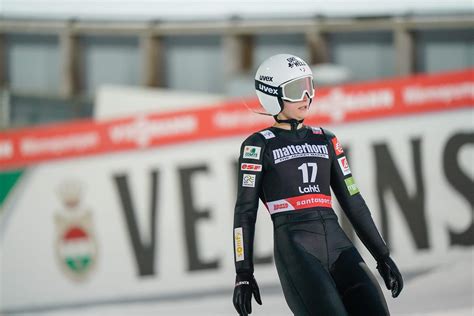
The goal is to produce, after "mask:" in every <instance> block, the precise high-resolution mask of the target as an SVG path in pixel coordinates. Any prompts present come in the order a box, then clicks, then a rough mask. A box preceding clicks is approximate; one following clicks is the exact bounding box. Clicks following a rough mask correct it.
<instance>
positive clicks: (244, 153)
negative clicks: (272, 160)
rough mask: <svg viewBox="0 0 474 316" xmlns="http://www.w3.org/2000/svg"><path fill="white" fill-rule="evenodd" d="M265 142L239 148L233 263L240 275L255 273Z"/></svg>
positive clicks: (252, 141) (250, 140) (255, 141)
mask: <svg viewBox="0 0 474 316" xmlns="http://www.w3.org/2000/svg"><path fill="white" fill-rule="evenodd" d="M264 147H265V142H264V139H263V137H262V136H261V135H259V134H253V135H251V136H250V137H248V138H247V139H246V140H245V141H244V142H243V143H242V146H241V148H240V156H239V176H238V183H237V185H238V191H237V200H236V203H235V209H234V259H235V270H236V272H237V273H253V240H254V235H255V221H256V219H257V210H258V200H259V193H260V190H261V183H262V177H263V172H264V170H263V163H262V161H263V151H264Z"/></svg>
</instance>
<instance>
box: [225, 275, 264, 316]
mask: <svg viewBox="0 0 474 316" xmlns="http://www.w3.org/2000/svg"><path fill="white" fill-rule="evenodd" d="M252 294H253V295H254V296H255V300H256V301H257V303H258V304H260V305H262V299H261V298H260V291H259V289H258V285H257V281H256V280H255V278H254V277H253V275H252V274H248V273H239V274H237V276H236V277H235V288H234V297H233V299H232V300H233V302H234V307H235V309H236V310H237V313H239V315H242V316H247V315H248V314H252Z"/></svg>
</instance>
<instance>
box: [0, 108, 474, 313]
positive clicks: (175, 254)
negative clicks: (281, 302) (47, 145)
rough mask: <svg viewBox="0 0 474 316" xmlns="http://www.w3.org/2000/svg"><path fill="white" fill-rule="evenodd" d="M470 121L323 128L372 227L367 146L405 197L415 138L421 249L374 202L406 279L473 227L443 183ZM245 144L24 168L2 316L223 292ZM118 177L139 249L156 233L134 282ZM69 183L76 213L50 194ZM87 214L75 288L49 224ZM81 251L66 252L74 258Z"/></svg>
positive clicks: (261, 220)
mask: <svg viewBox="0 0 474 316" xmlns="http://www.w3.org/2000/svg"><path fill="white" fill-rule="evenodd" d="M471 118H472V110H471V109H461V110H453V111H449V112H438V113H436V112H435V113H431V114H425V115H412V116H405V117H399V118H391V119H385V120H372V121H368V122H365V123H364V122H361V123H352V124H344V125H334V126H327V128H329V129H330V130H332V131H333V132H335V133H336V135H337V136H338V138H339V139H340V141H341V143H342V144H343V146H345V147H346V148H347V149H348V151H349V152H350V155H349V157H350V158H349V162H350V165H351V169H352V171H353V175H354V178H355V180H356V182H357V183H358V185H359V188H360V190H361V193H362V194H363V196H364V198H365V199H366V201H367V203H368V205H369V207H370V208H371V210H372V213H373V217H374V219H375V221H376V223H377V225H378V226H379V228H381V224H380V223H381V213H380V209H379V199H380V197H379V196H378V194H377V183H376V180H375V179H376V176H377V174H380V173H384V172H386V170H379V169H377V168H376V165H377V163H376V159H375V155H374V148H375V147H374V146H376V145H384V146H387V148H388V150H389V153H390V156H391V157H392V158H393V160H394V162H395V164H396V167H397V169H398V172H399V174H400V175H401V177H402V180H403V182H404V183H403V186H404V187H405V188H406V189H407V191H408V193H409V195H410V196H413V195H414V194H415V192H416V189H417V188H416V184H415V177H414V176H413V174H414V170H413V166H414V158H413V147H412V145H411V144H412V141H413V140H417V139H418V140H419V141H420V153H421V157H420V158H421V169H422V170H421V173H422V177H421V179H422V184H423V186H424V191H425V194H424V197H423V201H424V207H423V208H424V209H423V210H422V211H424V213H425V216H424V220H425V222H426V225H427V237H428V243H429V245H428V247H427V248H425V249H422V250H420V249H417V247H416V245H415V243H414V239H413V235H412V232H411V231H410V229H409V227H408V224H407V221H406V219H405V218H404V217H403V216H402V212H401V209H400V205H399V203H398V202H397V201H396V200H395V199H394V196H393V195H392V194H391V193H390V192H386V194H385V195H384V196H383V197H382V198H383V199H385V201H386V202H387V214H388V217H389V228H390V234H389V236H386V238H387V240H388V241H389V242H390V244H391V247H392V251H393V255H394V258H395V259H396V261H397V262H398V263H399V265H400V267H401V269H402V271H408V270H410V269H413V268H416V267H417V266H420V265H424V266H430V265H435V264H436V262H438V261H440V260H441V261H442V259H443V258H444V257H445V256H447V255H449V253H450V251H454V250H455V249H456V247H453V246H451V245H450V243H451V241H450V237H449V230H452V231H456V232H462V231H465V230H466V229H467V228H468V227H469V225H470V224H471V223H472V209H471V206H470V205H469V203H468V202H467V201H466V199H465V198H463V196H462V195H460V194H459V192H458V191H457V190H456V189H455V188H454V187H453V186H452V185H451V184H450V183H449V182H448V180H447V178H446V174H445V170H444V169H445V167H444V166H443V159H444V158H443V157H444V156H443V155H444V153H445V152H446V151H447V150H448V149H449V148H448V149H447V147H446V144H447V142H448V140H450V139H451V138H452V137H453V136H455V135H457V134H463V133H465V134H466V133H467V134H470V135H472V133H473V131H472V119H471ZM245 136H246V135H242V136H241V137H240V136H239V137H231V138H224V139H217V140H212V141H206V142H204V141H202V142H194V143H183V144H179V145H170V146H163V147H157V148H154V149H146V150H137V151H131V152H125V153H117V154H108V155H102V156H95V157H89V158H80V159H69V160H64V161H58V162H52V163H46V164H43V165H40V166H37V167H34V168H31V169H29V170H28V175H27V176H26V177H24V178H23V179H22V183H21V184H20V187H19V188H21V189H19V190H17V192H15V194H13V195H12V197H11V198H9V199H8V201H7V202H6V205H5V209H4V212H5V213H6V215H7V216H4V218H3V219H4V220H5V221H4V222H3V223H2V226H1V227H2V230H1V231H0V238H1V239H0V242H1V243H0V245H1V247H2V248H1V250H0V252H1V253H2V256H3V258H2V266H1V269H2V270H1V273H0V275H1V276H2V279H1V281H0V282H1V283H0V306H2V309H3V310H7V311H8V310H14V309H20V310H21V309H24V308H30V307H34V306H37V307H41V306H42V307H44V306H57V305H64V304H81V303H88V302H97V301H104V300H108V301H114V300H122V299H133V298H139V297H142V298H143V297H155V296H156V297H160V296H161V297H162V296H167V295H168V296H169V295H184V294H186V293H196V292H200V291H206V290H211V289H222V288H231V287H232V284H233V277H234V267H233V254H232V251H233V245H232V239H231V238H232V237H231V236H232V235H231V233H232V218H233V204H234V202H235V189H236V187H235V185H236V183H235V178H234V175H235V172H236V171H235V169H234V162H235V160H236V159H237V156H238V150H239V145H240V142H241V141H242V140H243V139H244V138H245ZM471 138H472V136H471ZM472 149H473V147H472V143H471V144H467V145H464V146H462V147H461V150H459V152H456V153H454V154H455V155H456V156H457V163H458V165H459V167H460V169H461V171H462V172H463V173H464V174H466V175H468V176H470V177H472V175H473V174H474V169H473V166H472V155H473V151H472ZM379 162H380V161H379ZM195 167H198V168H199V167H200V168H202V169H200V171H197V172H196V173H193V175H192V178H191V181H190V185H191V195H186V194H185V193H184V192H183V186H182V183H183V180H182V179H183V178H182V177H181V176H180V175H183V174H184V173H183V170H184V169H186V168H188V169H189V168H195ZM152 172H158V177H157V188H156V190H155V191H154V193H155V194H156V198H157V205H156V219H155V221H154V222H151V220H150V205H151V204H150V203H151V193H150V192H151V180H150V179H151V174H152ZM119 175H125V176H126V177H127V181H128V188H129V191H130V195H131V198H132V203H133V206H134V215H135V216H136V218H137V223H138V227H139V232H140V238H141V241H142V242H143V243H145V244H146V243H147V242H149V241H150V238H151V237H150V227H151V226H150V225H151V224H155V225H156V239H155V242H156V244H155V248H154V249H153V253H154V255H155V260H154V264H153V270H154V271H153V273H149V274H148V275H146V276H140V275H139V273H138V268H137V263H136V258H135V255H134V251H133V247H132V245H131V242H130V233H129V230H128V228H127V221H126V219H125V215H124V214H125V213H124V211H123V205H122V202H121V199H120V194H119V190H118V187H117V184H116V181H115V180H114V178H115V177H117V176H119ZM66 180H74V181H76V182H78V183H80V187H81V188H82V194H81V195H80V200H79V206H78V207H77V208H76V211H77V212H76V213H74V211H73V210H69V211H68V210H67V209H66V208H67V207H66V206H65V205H64V203H63V202H62V200H61V198H60V197H61V196H63V197H64V193H63V195H60V194H58V190H59V189H60V188H61V187H62V188H64V187H65V185H64V181H66ZM186 202H189V203H192V205H193V207H194V208H195V209H196V210H197V212H200V213H202V212H208V217H206V216H204V217H201V218H198V219H197V220H196V221H195V222H194V221H193V220H192V218H191V217H190V216H189V215H190V214H188V215H186V212H185V211H184V209H185V204H186ZM412 211H414V212H417V211H419V210H416V209H415V210H412ZM81 212H83V213H81ZM87 212H90V214H91V216H92V220H91V221H90V222H89V227H90V228H91V229H90V234H91V236H93V238H94V241H95V245H96V254H95V256H94V260H96V261H95V265H94V266H93V267H92V268H91V269H90V270H89V272H88V273H87V274H86V275H85V277H84V278H83V279H82V280H81V281H77V280H74V279H73V278H71V277H70V276H68V274H67V273H65V272H67V271H65V269H64V268H63V267H62V266H61V263H60V262H61V260H60V259H61V258H62V257H61V256H58V252H57V250H58V249H61V248H60V247H59V246H60V244H58V238H59V233H58V225H57V224H56V217H57V216H62V217H63V218H67V217H69V218H70V217H71V216H72V217H74V216H76V218H75V219H74V220H72V221H73V222H74V221H76V222H77V221H80V218H81V216H82V215H81V214H84V213H87ZM259 213H260V215H259V216H258V220H257V232H256V242H255V243H256V244H255V247H256V255H258V256H263V255H265V256H267V255H271V251H272V225H271V220H270V218H269V216H268V215H267V214H266V213H267V211H266V209H265V208H264V207H262V206H261V208H260V210H259ZM74 214H76V215H74ZM186 222H187V223H188V224H189V223H190V224H192V225H191V226H192V227H194V228H195V229H196V235H195V236H189V235H187V234H186V229H185V224H184V223H186ZM187 232H188V233H189V232H190V231H189V229H188V231H187ZM186 236H188V237H189V238H190V239H189V240H190V241H191V242H192V243H194V242H195V244H196V250H197V255H198V256H199V257H200V260H201V261H206V262H213V261H215V262H217V264H216V267H212V268H209V269H205V270H197V271H189V259H190V256H189V254H190V251H189V249H188V247H187V245H188V243H187V242H186ZM91 249H93V248H89V249H86V250H88V251H92V250H91ZM361 249H362V248H361ZM80 250H81V249H79V250H77V249H73V252H74V251H75V252H76V253H77V252H78V251H80ZM82 250H83V249H82ZM92 252H93V251H92ZM363 254H364V257H365V259H367V262H368V263H369V265H370V266H371V267H372V268H374V264H373V261H372V259H371V258H370V257H369V255H368V253H367V252H366V251H365V250H364V251H363ZM66 270H67V269H66ZM255 273H256V275H257V276H258V280H259V282H260V283H261V284H268V283H272V284H274V283H275V282H276V281H277V276H276V271H275V268H274V265H273V263H271V264H264V265H257V266H256V272H255Z"/></svg>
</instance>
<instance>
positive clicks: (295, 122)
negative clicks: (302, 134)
mask: <svg viewBox="0 0 474 316" xmlns="http://www.w3.org/2000/svg"><path fill="white" fill-rule="evenodd" d="M274 118H275V121H277V122H278V123H287V124H290V126H291V130H292V131H296V130H297V129H298V125H299V124H300V123H303V121H304V120H295V119H289V120H280V119H279V118H278V117H277V116H276V115H275V116H274Z"/></svg>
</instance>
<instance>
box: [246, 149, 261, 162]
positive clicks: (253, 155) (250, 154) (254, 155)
mask: <svg viewBox="0 0 474 316" xmlns="http://www.w3.org/2000/svg"><path fill="white" fill-rule="evenodd" d="M261 150H262V147H258V146H245V147H244V154H243V158H246V159H256V160H258V159H260V151H261Z"/></svg>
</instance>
